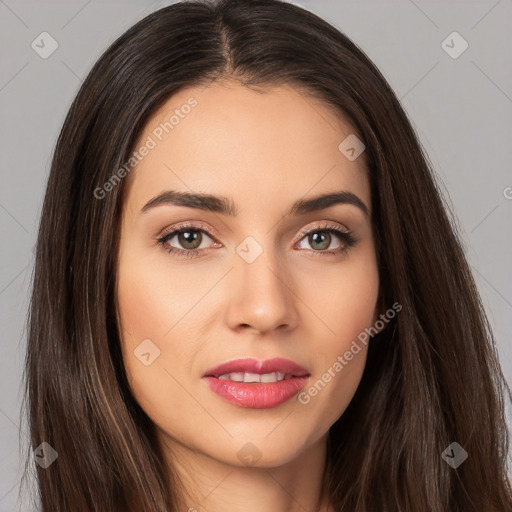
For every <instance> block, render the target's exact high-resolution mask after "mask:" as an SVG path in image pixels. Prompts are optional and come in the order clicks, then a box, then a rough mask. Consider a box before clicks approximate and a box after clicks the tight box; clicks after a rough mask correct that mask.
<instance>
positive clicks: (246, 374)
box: [203, 358, 310, 409]
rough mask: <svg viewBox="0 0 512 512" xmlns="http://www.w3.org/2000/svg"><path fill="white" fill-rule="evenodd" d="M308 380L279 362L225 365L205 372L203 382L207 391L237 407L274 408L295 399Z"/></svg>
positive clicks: (294, 366) (247, 361) (300, 369)
mask: <svg viewBox="0 0 512 512" xmlns="http://www.w3.org/2000/svg"><path fill="white" fill-rule="evenodd" d="M309 377H310V373H309V372H308V370H307V369H306V368H304V367H302V366H300V365H298V364H297V363H294V362H293V361H290V360H287V359H281V358H274V359H268V360H266V361H257V360H256V359H252V358H245V359H237V360H233V361H228V362H227V363H223V364H221V365H219V366H216V367H214V368H211V369H209V370H207V371H206V372H205V373H204V375H203V379H204V380H205V381H206V382H207V384H208V386H209V387H210V389H211V390H212V391H213V392H214V393H216V394H217V395H219V396H220V397H221V398H224V399H225V400H227V401H228V402H231V403H233V404H235V405H238V406H240V407H250V408H253V409H265V408H272V407H277V406H278V405H280V404H282V403H284V402H286V401H287V400H289V399H290V398H292V397H293V396H295V395H296V394H297V393H298V392H299V391H300V390H301V389H302V388H303V387H304V386H305V385H306V382H307V381H308V379H309Z"/></svg>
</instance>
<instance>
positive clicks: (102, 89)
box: [25, 0, 512, 512]
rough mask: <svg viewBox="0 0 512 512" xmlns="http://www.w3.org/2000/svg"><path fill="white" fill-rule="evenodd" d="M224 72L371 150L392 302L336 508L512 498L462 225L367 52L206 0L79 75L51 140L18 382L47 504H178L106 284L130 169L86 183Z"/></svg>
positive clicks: (504, 398) (406, 511)
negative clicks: (47, 458) (284, 99)
mask: <svg viewBox="0 0 512 512" xmlns="http://www.w3.org/2000/svg"><path fill="white" fill-rule="evenodd" d="M224 78H229V79H232V80H237V81H238V82H239V83H240V84H242V85H244V86H247V87H252V88H256V89H257V88H259V89H260V90H265V88H270V87H272V86H274V85H282V84H290V85H292V86H294V87H297V88H299V89H300V90H301V91H302V92H304V94H308V95H310V96H311V97H315V98H319V99H321V100H323V101H325V103H326V104H328V105H330V106H331V107H332V108H333V110H334V111H335V112H337V113H338V114H339V115H340V116H342V117H343V119H345V120H347V121H348V122H350V123H351V125H352V126H353V127H354V128H355V129H356V130H357V133H358V134H360V136H361V138H362V139H363V142H364V144H365V146H366V150H365V158H366V163H367V171H368V179H369V182H370V186H371V195H372V212H373V213H372V215H373V219H372V221H373V229H374V234H375V240H376V251H377V257H378V264H379V273H380V290H381V291H380V293H381V297H380V299H381V303H382V304H383V305H387V306H388V307H389V306H390V305H391V304H392V303H394V302H395V301H398V302H399V303H400V305H401V306H402V310H401V312H400V314H398V315H397V316H396V317H395V318H394V319H393V320H392V321H391V322H390V325H388V327H387V328H386V329H384V330H383V331H382V332H381V333H379V334H377V335H376V336H374V338H373V339H372V341H371V342H370V344H369V349H368V359H367V365H366V368H365V371H364V374H363V377H362V380H361V383H360V386H359V388H358V390H357V392H356V394H355V396H354V398H353V400H352V401H351V403H350V404H349V406H348V408H347V409H346V411H345V412H344V413H343V415H342V416H341V417H340V419H339V420H338V421H337V422H336V423H335V424H334V425H333V426H332V428H331V429H330V431H329V438H328V459H327V464H326V468H325V474H324V477H325V485H324V492H325V493H326V495H327V496H328V497H329V500H330V502H331V503H332V505H333V506H334V508H335V510H340V511H346V512H349V511H350V512H373V511H377V510H378V511H379V512H398V511H401V512H411V511H414V512H447V511H450V512H457V511H458V512H488V511H491V510H495V511H510V510H512V498H511V485H510V479H509V477H508V476H507V455H508V443H509V437H508V436H509V433H508V432H507V427H506V423H505V418H504V414H505V412H504V411H505V407H506V405H507V403H508V402H509V400H510V389H509V387H508V386H507V383H506V381H505V379H504V376H503V374H502V371H501V369H500V365H499V361H498V358H497V350H496V346H495V341H494V338H493V334H492V332H491V328H490V326H489V323H488V320H487V318H486V315H485V312H484V309H483V307H482V303H481V300H480V298H479V295H478V292H477V289H476V286H475V282H474V280H473V277H472V275H471V272H470V268H469V266H468V263H467V261H466V259H465V255H464V252H463V249H462V246H461V243H460V241H459V240H460V235H459V234H458V228H457V224H456V221H455V219H454V217H453V215H452V214H451V213H450V209H449V207H448V206H447V205H446V204H445V203H444V202H443V199H442V196H441V193H440V190H439V188H438V185H437V184H436V179H438V178H436V176H435V175H434V173H433V171H432V166H431V164H430V163H429V161H428V157H427V156H426V154H425V152H424V150H423V148H422V147H421V144H420V143H419V141H418V139H417V137H416V135H415V133H414V130H413V128H412V126H411V123H410V122H409V120H408V118H407V116H406V114H405V113H404V110H403V109H402V107H401V106H400V104H399V101H398V100H397V98H396V96H395V94H394V93H393V91H392V90H391V88H390V86H389V85H388V83H387V82H386V80H385V79H384V77H383V76H382V74H381V73H380V72H379V70H378V69H377V68H376V67H375V66H374V64H373V63H372V62H371V61H370V60H369V58H368V57H367V56H366V55H365V54H364V53H363V52H362V51H361V49H359V48H358V47H357V46H356V45H355V44H354V43H353V42H351V41H350V40H349V39H348V38H347V37H346V36H345V35H344V34H342V33H341V32H340V31H339V30H337V29H336V28H334V27H333V26H332V25H330V24H328V23H327V22H326V21H324V20H322V19H320V18H319V17H317V16H315V15H313V14H312V13H310V12H308V11H306V10H304V9H301V8H300V7H298V6H295V5H292V4H289V3H285V2H282V1H279V0H251V1H249V0H221V1H218V2H215V1H211V2H209V1H206V0H204V1H184V2H179V3H175V4H173V5H170V6H168V7H165V8H163V9H160V10H158V11H156V12H154V13H152V14H150V15H149V16H147V17H146V18H144V19H143V20H141V21H139V22H138V23H137V24H136V25H134V26H133V27H131V28H130V29H129V30H128V31H126V32H125V33H124V34H123V35H121V36H120V37H119V38H118V39H117V40H116V41H115V42H114V43H113V44H112V45H111V46H110V47H109V48H108V49H107V50H106V51H105V53H104V54H103V55H102V56H101V57H100V59H99V60H98V61H97V63H96V64H95V65H94V67H93V68H92V70H91V71H90V73H89V75H88V76H87V78H86V80H85V81H84V83H83V84H82V86H81V88H80V90H79V92H78V94H77V96H76V98H75V100H74V101H73V103H72V105H71V107H70V109H69V112H68V115H67V117H66V119H65V122H64V125H63V128H62V131H61V133H60V136H59V138H58V141H57V145H56V148H55V151H54V154H53V160H52V165H51V172H50V176H49V180H48V185H47V190H46V196H45V200H44V206H43V211H42V217H41V224H40V228H39V234H38V240H37V256H36V264H35V271H34V278H33V291H32V298H31V306H30V311H29V316H28V350H27V356H26V375H25V386H26V397H27V399H28V421H29V426H30V434H31V444H32V446H31V447H29V453H28V455H29V456H27V466H26V475H25V476H28V474H29V473H30V470H34V469H37V473H36V477H37V483H38V489H39V495H40V496H39V498H40V502H41V504H42V511H43V512H69V511H73V512H82V511H84V512H85V511H87V512H91V511H101V512H120V511H127V510H133V511H137V512H142V511H144V512H164V511H165V512H168V511H176V510H177V506H178V504H179V503H180V502H179V500H178V498H179V496H180V494H179V493H180V488H179V481H178V480H177V479H176V477H175V473H174V472H173V468H172V466H171V464H170V463H169V462H166V461H165V460H164V458H163V455H162V453H161V452H160V451H159V449H158V446H157V443H156V442H155V437H154V433H153V426H152V424H151V421H150V420H149V418H148V417H147V416H146V414H145V413H144V411H143V410H142V409H141V408H140V407H139V405H138V404H137V403H136V401H135V400H134V398H133V396H132V394H131V392H130V389H129V386H128V382H127V378H126V375H125V371H124V368H123V362H122V357H121V351H120V340H119V332H118V327H117V322H116V304H115V293H114V291H115V285H116V266H115V263H116V255H117V250H118V243H119V226H120V224H119V222H120V211H121V202H122V191H123V185H124V182H123V180H121V181H120V182H119V183H116V185H115V186H113V187H112V190H111V191H109V193H108V194H105V196H104V197H103V198H101V199H98V197H97V195H95V191H96V190H97V189H98V188H101V187H102V186H103V185H104V184H105V183H106V182H108V181H109V180H110V179H111V177H112V176H113V174H114V173H115V172H116V171H117V170H118V169H120V168H121V167H122V166H123V164H124V163H125V162H126V161H127V158H128V157H129V155H130V153H131V151H133V145H134V143H135V141H136V139H137V136H138V134H139V133H140V132H141V130H142V129H143V127H144V126H145V122H146V121H147V119H148V118H149V116H150V115H151V114H152V113H154V112H155V111H156V109H158V108H159V107H160V106H161V105H162V104H163V103H164V102H165V101H166V100H167V99H168V98H169V97H170V96H171V95H172V94H174V93H175V92H177V91H178V90H180V89H182V88H185V87H190V86H196V85H201V84H204V85H207V84H209V83H212V82H214V81H216V80H221V79H224ZM440 122H441V120H440ZM340 142H341V141H340ZM454 441H456V442H457V443H459V444H460V445H461V446H462V447H463V448H464V450H465V451H466V452H467V453H468V458H467V459H466V460H465V461H464V463H463V464H461V465H460V466H458V467H457V468H456V469H454V468H452V467H450V466H449V465H448V464H447V463H446V462H445V461H444V460H443V458H442V457H441V454H442V452H443V451H444V450H445V449H446V448H447V447H448V446H449V445H450V444H451V443H452V442H454ZM42 442H47V443H48V444H49V445H50V446H51V447H52V448H53V449H55V450H56V452H57V453H58V458H57V460H56V461H55V462H54V463H52V464H51V465H49V466H48V467H47V468H46V469H44V468H42V467H40V466H39V465H38V466H36V464H34V462H33V459H32V457H31V456H30V455H31V453H30V452H31V451H32V450H33V449H35V448H36V447H38V446H39V445H40V444H41V443H42ZM169 480H171V485H169Z"/></svg>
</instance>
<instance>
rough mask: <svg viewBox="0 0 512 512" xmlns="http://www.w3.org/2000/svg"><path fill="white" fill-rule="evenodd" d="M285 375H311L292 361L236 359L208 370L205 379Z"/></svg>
mask: <svg viewBox="0 0 512 512" xmlns="http://www.w3.org/2000/svg"><path fill="white" fill-rule="evenodd" d="M274 372H275V373H278V372H280V373H284V374H285V376H290V377H304V376H307V375H309V372H308V370H306V368H304V367H302V366H300V365H298V364H297V363H294V362H293V361H290V360H288V359H282V358H280V357H275V358H274V359H267V360H265V361H258V360H256V359H252V358H250V357H248V358H244V359H235V360H233V361H228V362H226V363H223V364H220V365H219V366H215V367H213V368H210V369H208V370H206V372H205V373H204V375H203V377H216V378H219V377H220V376H221V375H227V374H230V373H253V374H258V375H264V374H267V373H274Z"/></svg>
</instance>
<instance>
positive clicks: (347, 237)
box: [157, 224, 358, 258]
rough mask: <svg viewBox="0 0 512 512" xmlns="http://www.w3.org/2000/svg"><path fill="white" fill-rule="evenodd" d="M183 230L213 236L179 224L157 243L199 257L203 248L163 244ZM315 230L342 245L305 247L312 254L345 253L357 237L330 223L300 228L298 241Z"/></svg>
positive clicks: (184, 254) (202, 229)
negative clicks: (336, 238)
mask: <svg viewBox="0 0 512 512" xmlns="http://www.w3.org/2000/svg"><path fill="white" fill-rule="evenodd" d="M185 231H201V232H203V233H206V234H207V235H208V236H209V237H210V238H212V239H213V238H214V236H213V234H212V233H211V232H210V230H208V229H206V228H205V227H199V226H195V225H193V224H180V225H178V226H175V227H174V228H172V230H170V231H168V232H165V233H163V234H162V236H160V237H159V238H158V239H157V243H158V245H159V246H161V247H162V248H163V249H164V250H165V251H167V252H168V253H169V254H173V255H176V256H179V257H184V258H196V257H200V256H201V252H202V251H204V250H205V249H177V248H176V247H172V246H171V247H169V246H166V245H165V244H166V243H167V242H168V241H169V240H170V239H171V238H173V237H174V236H175V235H177V234H180V233H182V232H185ZM316 232H323V233H325V232H328V233H335V234H336V235H338V237H339V238H340V239H341V240H342V242H344V246H342V247H341V248H338V249H334V250H330V251H327V250H323V251H315V250H313V249H307V250H309V251H310V252H312V253H313V255H314V256H320V257H321V256H323V255H325V254H333V255H336V254H339V255H343V254H346V253H347V252H348V251H349V249H350V248H352V247H353V246H354V245H355V244H356V243H357V242H358V239H357V238H356V237H355V236H354V235H353V234H352V232H351V231H344V230H342V229H340V228H339V227H338V226H336V225H332V224H324V225H322V226H316V227H315V228H313V229H306V228H305V229H303V230H301V232H300V238H299V240H298V242H300V241H301V240H302V239H303V238H304V236H306V235H308V234H310V233H316Z"/></svg>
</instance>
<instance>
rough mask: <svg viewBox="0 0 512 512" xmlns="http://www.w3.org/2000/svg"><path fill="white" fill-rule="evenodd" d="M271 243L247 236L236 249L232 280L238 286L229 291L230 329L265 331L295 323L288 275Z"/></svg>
mask: <svg viewBox="0 0 512 512" xmlns="http://www.w3.org/2000/svg"><path fill="white" fill-rule="evenodd" d="M260 238H261V237H260ZM271 240H272V238H271V236H268V237H266V238H265V240H264V241H263V240H262V241H261V242H260V240H258V239H256V237H254V236H247V237H246V238H245V239H244V240H242V242H241V243H240V244H239V245H238V246H237V247H236V248H235V260H234V267H235V268H234V272H233V273H232V279H236V281H237V283H236V285H234V286H233V287H232V288H231V289H232V292H231V306H230V318H229V321H230V323H231V324H232V327H236V325H235V324H237V325H241V324H243V325H250V326H252V327H254V328H255V329H258V330H260V331H268V330H271V329H273V328H275V327H278V326H280V325H282V324H287V325H291V324H293V323H294V322H295V318H296V313H295V309H294V301H293V293H292V291H291V285H290V283H289V280H290V277H289V275H288V274H289V273H288V272H286V271H285V261H284V260H283V259H282V258H280V256H279V254H277V253H276V251H275V248H274V245H273V243H272V241H271Z"/></svg>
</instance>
